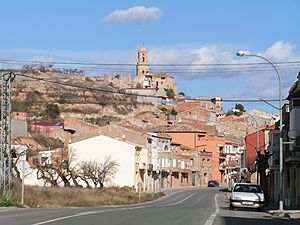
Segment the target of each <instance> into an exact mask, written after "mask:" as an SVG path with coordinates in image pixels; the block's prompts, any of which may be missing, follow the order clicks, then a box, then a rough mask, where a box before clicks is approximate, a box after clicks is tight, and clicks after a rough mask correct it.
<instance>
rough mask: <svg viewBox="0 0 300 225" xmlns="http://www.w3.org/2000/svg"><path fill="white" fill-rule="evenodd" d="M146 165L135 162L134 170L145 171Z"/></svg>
mask: <svg viewBox="0 0 300 225" xmlns="http://www.w3.org/2000/svg"><path fill="white" fill-rule="evenodd" d="M145 169H146V163H141V162H136V163H135V170H145Z"/></svg>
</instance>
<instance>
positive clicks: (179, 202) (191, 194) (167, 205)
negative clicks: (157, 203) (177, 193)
mask: <svg viewBox="0 0 300 225" xmlns="http://www.w3.org/2000/svg"><path fill="white" fill-rule="evenodd" d="M195 194H196V193H194V194H191V195H189V196H187V197H186V198H184V199H182V200H180V201H179V202H176V203H172V204H168V205H162V206H163V207H165V206H173V205H178V204H180V203H182V202H184V201H185V200H187V199H189V198H190V197H192V196H193V195H195Z"/></svg>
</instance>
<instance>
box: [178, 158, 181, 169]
mask: <svg viewBox="0 0 300 225" xmlns="http://www.w3.org/2000/svg"><path fill="white" fill-rule="evenodd" d="M178 168H181V160H180V159H178Z"/></svg>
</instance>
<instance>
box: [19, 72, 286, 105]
mask: <svg viewBox="0 0 300 225" xmlns="http://www.w3.org/2000/svg"><path fill="white" fill-rule="evenodd" d="M15 75H16V76H21V77H26V78H28V79H33V80H36V81H40V82H48V83H53V84H58V85H62V86H69V87H73V88H79V89H84V90H90V91H99V92H105V93H110V94H118V95H128V96H137V97H139V96H140V97H149V98H162V99H165V98H166V97H164V96H152V95H151V96H149V95H142V94H136V93H127V92H118V91H113V90H105V89H100V88H93V87H86V86H81V85H76V84H69V83H64V82H59V81H53V80H49V79H44V78H38V77H32V76H28V75H26V74H22V73H16V74H15ZM19 93H31V92H26V91H21V92H19ZM190 100H199V101H208V102H211V101H212V100H213V99H197V98H191V99H190ZM283 100H284V99H283ZM221 101H222V102H247V103H251V102H252V103H263V101H262V100H260V99H221ZM264 101H268V102H277V101H279V100H278V99H264Z"/></svg>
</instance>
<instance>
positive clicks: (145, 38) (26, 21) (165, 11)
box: [0, 0, 300, 111]
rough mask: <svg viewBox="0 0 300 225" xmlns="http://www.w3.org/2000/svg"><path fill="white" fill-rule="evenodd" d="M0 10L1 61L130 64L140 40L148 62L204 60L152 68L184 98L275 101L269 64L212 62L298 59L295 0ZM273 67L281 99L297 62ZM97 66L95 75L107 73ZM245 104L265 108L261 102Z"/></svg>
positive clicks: (92, 3) (44, 4) (33, 4)
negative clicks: (169, 78) (242, 53)
mask: <svg viewBox="0 0 300 225" xmlns="http://www.w3.org/2000/svg"><path fill="white" fill-rule="evenodd" d="M0 7H1V14H0V29H1V36H0V59H17V60H36V61H47V62H48V61H49V62H55V61H70V62H97V63H102V62H103V63H104V62H105V63H130V64H134V63H136V60H137V51H138V49H139V48H140V47H141V46H142V43H144V46H145V47H146V48H147V49H148V50H149V60H150V64H151V63H152V64H197V65H199V64H209V66H201V67H199V68H198V67H197V69H195V68H196V67H188V68H187V67H185V68H182V69H178V68H174V67H161V68H158V67H155V66H154V67H151V69H152V71H153V72H155V71H156V70H161V71H164V70H166V72H170V73H171V74H173V76H175V78H176V80H177V82H178V85H179V91H183V92H185V93H186V94H187V95H189V96H191V97H196V96H211V97H213V96H222V97H223V98H224V99H258V98H263V99H276V98H278V81H277V77H276V74H275V72H274V70H272V68H271V67H270V66H269V65H257V66H252V67H247V68H246V69H245V71H244V70H243V68H245V67H240V66H230V65H229V66H228V67H226V66H225V67H224V66H221V67H220V66H213V65H211V64H235V63H253V62H254V63H255V62H262V61H261V60H259V59H255V58H245V57H244V58H238V57H236V56H235V52H236V50H238V49H247V50H249V51H251V52H252V53H255V54H261V55H263V56H265V57H267V58H268V59H270V60H271V61H273V62H299V61H300V13H299V12H300V1H298V0H285V1H280V0H273V1H271V0H251V1H250V0H248V1H238V0H227V1H221V0H218V1H217V0H210V1H200V0H190V1H174V0H173V1H171V0H164V1H161V0H160V1H159V0H151V1H133V0H130V1H128V0H122V1H100V0H98V1H96V0H89V1H71V0H64V1H58V0H51V1H50V0H44V1H38V0H26V1H17V0H10V1H6V2H4V1H1V3H0ZM0 66H2V67H4V66H7V65H3V64H2V65H1V64H0ZM278 68H279V71H280V75H281V77H282V84H283V85H282V86H283V97H286V95H287V92H288V90H289V88H290V86H291V85H292V84H293V82H294V81H295V80H296V79H297V73H298V71H299V70H300V64H299V63H293V64H281V65H278ZM122 69H123V70H124V68H122ZM122 69H120V68H115V70H116V71H117V70H120V71H121V72H120V73H124V74H128V73H129V72H130V70H132V72H131V74H132V75H134V72H133V71H134V68H129V67H127V68H126V69H125V70H124V71H123V72H122ZM97 70H99V71H98V72H97V73H99V75H101V74H103V73H104V72H110V73H113V72H114V71H113V69H110V70H108V69H106V70H104V69H103V68H97ZM255 70H256V71H255ZM224 71H226V72H224ZM172 72H173V73H172ZM244 105H245V106H246V108H247V109H250V108H261V109H263V110H266V111H272V108H270V107H269V106H267V105H266V104H265V103H263V104H244ZM226 107H227V108H228V107H230V106H228V105H227V106H226Z"/></svg>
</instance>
